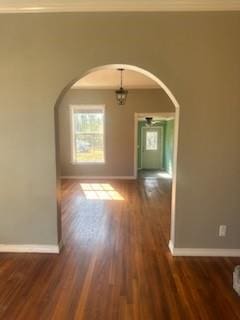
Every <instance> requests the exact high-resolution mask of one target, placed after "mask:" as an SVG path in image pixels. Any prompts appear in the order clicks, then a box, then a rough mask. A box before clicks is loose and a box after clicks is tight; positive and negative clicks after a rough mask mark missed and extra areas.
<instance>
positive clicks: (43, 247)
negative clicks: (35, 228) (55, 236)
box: [0, 242, 62, 254]
mask: <svg viewBox="0 0 240 320" xmlns="http://www.w3.org/2000/svg"><path fill="white" fill-rule="evenodd" d="M61 247H62V242H60V243H59V244H58V245H57V244H56V245H47V244H0V253H2V252H6V253H11V252H12V253H57V254H58V253H60V251H61Z"/></svg>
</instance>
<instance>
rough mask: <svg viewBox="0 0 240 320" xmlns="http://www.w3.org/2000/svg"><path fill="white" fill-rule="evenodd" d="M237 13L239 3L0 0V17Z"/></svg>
mask: <svg viewBox="0 0 240 320" xmlns="http://www.w3.org/2000/svg"><path fill="white" fill-rule="evenodd" d="M155 11H240V0H135V1H133V0H122V1H120V0H105V1H104V0H102V1H99V0H68V1H66V0H58V1H56V0H55V1H54V0H41V1H40V0H38V1H36V0H25V1H24V0H21V1H19V0H0V13H33V12H42V13H44V12H155Z"/></svg>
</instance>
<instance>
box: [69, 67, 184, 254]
mask: <svg viewBox="0 0 240 320" xmlns="http://www.w3.org/2000/svg"><path fill="white" fill-rule="evenodd" d="M117 68H123V69H126V70H131V71H135V72H139V73H141V74H143V75H145V76H146V77H148V78H150V79H152V80H153V81H155V82H156V83H157V84H158V85H159V86H160V87H161V88H162V89H163V90H164V91H165V93H166V94H167V95H168V97H169V98H170V100H171V101H172V103H173V105H174V107H175V121H174V145H173V169H172V199H171V229H170V241H169V246H170V249H171V251H172V250H173V248H174V247H175V215H176V212H175V210H176V183H177V155H178V131H179V111H180V110H179V109H180V105H179V103H178V101H177V99H176V98H175V96H174V95H173V93H172V92H171V90H170V89H169V88H168V87H167V86H166V85H165V83H163V82H162V81H161V80H160V79H159V78H158V77H156V76H155V75H154V74H152V73H151V72H149V71H147V70H145V69H142V68H140V67H137V66H133V65H128V64H108V65H103V66H99V67H95V68H92V69H90V70H88V71H87V72H86V73H85V74H83V75H82V77H81V78H83V77H85V76H86V75H88V74H89V73H92V72H96V71H100V70H106V69H117ZM74 83H75V81H74Z"/></svg>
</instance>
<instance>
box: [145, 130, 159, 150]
mask: <svg viewBox="0 0 240 320" xmlns="http://www.w3.org/2000/svg"><path fill="white" fill-rule="evenodd" d="M157 149H158V133H157V131H147V134H146V150H157Z"/></svg>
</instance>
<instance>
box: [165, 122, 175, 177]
mask: <svg viewBox="0 0 240 320" xmlns="http://www.w3.org/2000/svg"><path fill="white" fill-rule="evenodd" d="M173 132H174V120H168V121H166V124H165V131H164V168H165V170H166V171H167V172H168V173H169V174H172V165H173Z"/></svg>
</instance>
